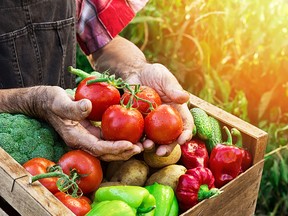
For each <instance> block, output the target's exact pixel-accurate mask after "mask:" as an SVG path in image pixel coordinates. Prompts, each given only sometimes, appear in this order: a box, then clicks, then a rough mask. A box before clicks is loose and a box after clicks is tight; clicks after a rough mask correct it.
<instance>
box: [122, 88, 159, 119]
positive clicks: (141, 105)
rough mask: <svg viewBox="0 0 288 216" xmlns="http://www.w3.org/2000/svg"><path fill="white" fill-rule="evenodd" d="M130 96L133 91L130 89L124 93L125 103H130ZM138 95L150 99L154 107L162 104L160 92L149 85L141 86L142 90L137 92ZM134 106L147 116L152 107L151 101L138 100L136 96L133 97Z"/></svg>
mask: <svg viewBox="0 0 288 216" xmlns="http://www.w3.org/2000/svg"><path fill="white" fill-rule="evenodd" d="M130 96H131V93H130V92H128V91H127V92H125V93H124V94H123V95H122V97H121V99H123V104H125V105H126V104H127V103H128V101H129V99H130ZM136 96H138V97H139V98H142V99H145V100H147V101H150V102H151V103H152V105H153V107H154V108H156V107H157V106H159V105H161V104H162V101H161V98H160V96H159V95H158V93H157V92H156V91H155V90H154V89H153V88H150V87H149V86H140V91H139V92H137V93H136ZM132 107H134V108H136V109H138V110H139V111H140V112H141V113H142V114H143V115H144V116H146V115H147V114H148V113H149V112H150V111H151V110H150V109H149V108H150V104H149V103H147V102H145V101H142V100H136V99H135V98H134V99H133V106H132Z"/></svg>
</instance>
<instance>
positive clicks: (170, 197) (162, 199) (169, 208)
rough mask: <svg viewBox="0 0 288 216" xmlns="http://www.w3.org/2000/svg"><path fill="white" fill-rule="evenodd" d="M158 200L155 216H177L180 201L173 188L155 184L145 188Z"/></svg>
mask: <svg viewBox="0 0 288 216" xmlns="http://www.w3.org/2000/svg"><path fill="white" fill-rule="evenodd" d="M145 188H146V189H147V190H148V191H149V192H150V194H152V195H153V196H154V197H155V199H156V208H155V209H154V210H153V211H154V215H155V216H177V215H178V213H179V206H178V201H177V198H176V196H175V193H174V191H173V189H172V187H170V186H168V185H163V184H159V183H157V182H155V183H154V184H152V185H148V186H146V187H145Z"/></svg>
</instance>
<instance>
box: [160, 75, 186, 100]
mask: <svg viewBox="0 0 288 216" xmlns="http://www.w3.org/2000/svg"><path fill="white" fill-rule="evenodd" d="M164 88H165V93H166V96H167V97H168V98H170V100H171V101H172V102H174V103H177V104H183V103H186V102H187V101H188V100H189V93H188V92H186V91H185V90H184V89H183V88H182V87H181V86H180V84H179V83H178V81H177V80H175V81H173V82H171V81H170V83H169V84H168V85H166V86H165V87H164Z"/></svg>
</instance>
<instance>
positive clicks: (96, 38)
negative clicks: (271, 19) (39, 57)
mask: <svg viewBox="0 0 288 216" xmlns="http://www.w3.org/2000/svg"><path fill="white" fill-rule="evenodd" d="M147 1H148V0H76V15H77V30H76V31H77V41H78V44H79V45H80V47H81V49H82V50H83V51H84V53H85V54H86V55H88V54H91V53H93V52H95V51H97V50H98V49H99V48H101V47H103V46H105V45H106V44H107V43H109V41H111V40H112V39H113V38H114V37H115V36H116V35H117V34H119V33H120V31H122V30H123V28H124V27H125V26H126V25H128V23H129V22H130V21H131V20H132V19H133V18H134V17H135V14H136V13H137V12H138V11H139V10H141V9H142V8H143V7H144V6H145V4H146V3H147Z"/></svg>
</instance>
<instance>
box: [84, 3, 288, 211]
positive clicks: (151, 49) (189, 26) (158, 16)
mask: <svg viewBox="0 0 288 216" xmlns="http://www.w3.org/2000/svg"><path fill="white" fill-rule="evenodd" d="M121 35H122V36H124V37H126V38H128V39H129V40H131V41H132V42H134V43H135V44H136V45H137V46H138V47H139V48H140V49H142V50H143V52H144V53H145V55H146V57H147V59H148V61H151V62H160V63H162V64H164V65H165V66H167V67H168V68H169V69H170V70H171V72H172V73H173V74H174V75H175V76H176V77H177V79H178V80H179V82H180V83H181V85H182V86H183V87H184V88H185V89H186V90H187V91H189V92H191V93H193V94H195V95H197V96H199V97H201V98H202V99H204V100H206V101H208V102H210V103H212V104H214V105H216V106H218V107H220V108H222V109H224V110H226V111H228V112H230V113H232V114H234V115H236V116H238V117H240V118H241V119H243V120H245V121H248V122H250V123H252V124H254V125H255V126H257V127H259V128H261V129H263V130H265V131H266V132H268V133H269V141H268V147H267V153H269V152H271V151H272V150H275V149H277V148H281V151H277V152H276V153H275V154H272V155H270V156H269V157H268V158H267V159H266V162H265V166H264V172H263V178H262V182H261V187H260V192H259V198H258V202H257V211H256V215H287V212H288V199H287V198H288V197H287V196H288V187H287V183H288V151H287V149H286V148H283V149H282V147H283V146H285V145H287V143H288V128H287V127H288V126H287V124H288V106H287V102H288V69H287V68H288V1H287V0H253V1H249V0H223V1H212V0H193V1H180V0H175V1H168V0H158V1H149V3H148V4H147V5H146V7H145V8H144V9H143V10H142V11H141V12H139V13H138V14H137V16H136V17H135V18H134V20H133V21H132V22H131V23H130V24H129V25H128V26H127V28H125V29H124V30H123V31H122V32H121ZM80 63H81V61H80ZM80 63H79V64H80ZM84 65H85V64H84Z"/></svg>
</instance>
